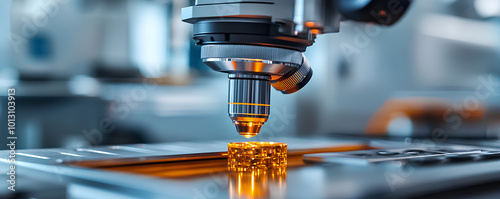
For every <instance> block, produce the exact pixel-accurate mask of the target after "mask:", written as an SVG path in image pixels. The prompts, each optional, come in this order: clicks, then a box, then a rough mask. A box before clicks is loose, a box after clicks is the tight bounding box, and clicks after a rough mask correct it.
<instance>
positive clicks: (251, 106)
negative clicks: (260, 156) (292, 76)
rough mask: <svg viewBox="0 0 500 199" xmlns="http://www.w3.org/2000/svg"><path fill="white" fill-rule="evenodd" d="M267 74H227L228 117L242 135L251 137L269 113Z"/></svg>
mask: <svg viewBox="0 0 500 199" xmlns="http://www.w3.org/2000/svg"><path fill="white" fill-rule="evenodd" d="M270 78H271V77H270V76H268V75H250V74H229V102H228V105H229V110H228V112H229V117H230V118H231V120H233V123H234V124H235V125H236V130H237V131H238V133H240V134H241V135H242V136H245V137H247V138H248V137H253V136H255V135H257V134H258V133H259V131H260V128H261V127H262V125H263V124H264V123H265V122H267V118H268V117H269V113H270V108H271V105H270V101H271V95H270V92H271V89H270V88H271V83H270V82H269V79H270Z"/></svg>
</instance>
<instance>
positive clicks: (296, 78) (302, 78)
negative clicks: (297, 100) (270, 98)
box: [272, 54, 312, 94]
mask: <svg viewBox="0 0 500 199" xmlns="http://www.w3.org/2000/svg"><path fill="white" fill-rule="evenodd" d="M302 60H303V61H302V64H301V65H300V67H299V69H298V70H297V71H295V72H294V73H291V74H288V75H287V76H285V77H282V78H280V79H278V80H276V81H273V82H272V85H273V87H274V88H275V89H276V90H279V91H281V92H282V93H283V94H291V93H295V92H297V91H298V90H300V89H301V88H302V87H304V86H305V85H306V84H307V83H308V82H309V80H310V79H311V77H312V69H311V64H310V63H309V60H307V58H306V56H304V54H302Z"/></svg>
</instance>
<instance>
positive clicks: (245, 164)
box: [227, 142, 287, 171]
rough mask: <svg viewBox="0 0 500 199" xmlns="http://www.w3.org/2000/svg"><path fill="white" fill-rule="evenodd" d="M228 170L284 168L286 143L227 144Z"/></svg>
mask: <svg viewBox="0 0 500 199" xmlns="http://www.w3.org/2000/svg"><path fill="white" fill-rule="evenodd" d="M227 158H228V159H227V166H228V170H229V171H249V170H255V169H278V170H279V169H286V164H287V144H285V143H276V142H237V143H229V144H228V157H227Z"/></svg>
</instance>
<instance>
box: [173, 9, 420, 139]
mask: <svg viewBox="0 0 500 199" xmlns="http://www.w3.org/2000/svg"><path fill="white" fill-rule="evenodd" d="M410 2H411V0H196V2H195V5H194V6H190V7H186V8H183V9H182V20H183V21H184V22H187V23H191V24H193V26H194V27H193V39H194V40H195V41H196V44H197V45H201V59H202V61H203V63H204V64H205V65H207V66H209V67H210V68H212V69H213V70H215V71H219V72H224V73H228V77H229V100H228V106H229V109H228V112H229V117H230V118H231V120H232V122H233V123H234V124H235V125H236V130H237V131H238V133H239V134H240V135H242V136H244V137H246V138H250V137H253V136H255V135H257V134H258V133H259V131H260V129H261V127H262V125H263V124H264V123H265V122H267V119H268V117H269V114H270V106H271V105H270V92H271V86H272V87H274V88H275V89H276V90H278V91H281V92H282V93H283V94H291V93H295V92H297V91H298V90H300V89H301V88H302V87H304V86H305V85H306V84H307V83H308V82H309V80H310V79H311V77H312V74H313V72H312V69H311V66H310V63H309V61H308V60H307V58H306V57H305V56H304V54H303V52H305V51H306V48H307V47H308V46H311V45H313V43H314V40H315V38H316V36H317V35H319V34H326V33H336V32H339V26H340V21H341V20H354V21H359V22H366V23H373V24H379V25H392V24H394V23H396V22H397V21H398V20H399V19H400V18H401V17H402V16H403V14H404V13H405V12H406V10H407V9H408V7H409V5H410Z"/></svg>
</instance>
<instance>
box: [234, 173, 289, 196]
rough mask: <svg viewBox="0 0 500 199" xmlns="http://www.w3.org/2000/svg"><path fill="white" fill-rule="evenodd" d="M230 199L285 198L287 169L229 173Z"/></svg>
mask: <svg viewBox="0 0 500 199" xmlns="http://www.w3.org/2000/svg"><path fill="white" fill-rule="evenodd" d="M228 181H229V194H230V198H270V197H271V196H272V197H273V198H284V194H285V190H286V169H284V170H273V169H271V170H258V169H257V170H252V171H230V172H228Z"/></svg>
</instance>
